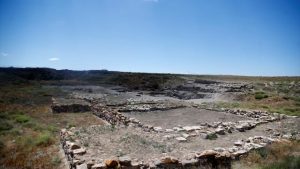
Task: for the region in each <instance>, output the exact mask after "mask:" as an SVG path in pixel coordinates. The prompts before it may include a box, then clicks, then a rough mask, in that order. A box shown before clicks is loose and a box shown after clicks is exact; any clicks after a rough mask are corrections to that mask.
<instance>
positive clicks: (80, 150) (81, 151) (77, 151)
mask: <svg viewBox="0 0 300 169" xmlns="http://www.w3.org/2000/svg"><path fill="white" fill-rule="evenodd" d="M73 153H74V154H76V155H83V154H85V153H86V150H85V149H84V148H79V149H75V150H73Z"/></svg>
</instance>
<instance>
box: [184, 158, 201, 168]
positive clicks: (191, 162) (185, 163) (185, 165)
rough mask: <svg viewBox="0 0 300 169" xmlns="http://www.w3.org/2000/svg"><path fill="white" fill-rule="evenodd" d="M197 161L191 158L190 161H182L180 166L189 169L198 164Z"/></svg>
mask: <svg viewBox="0 0 300 169" xmlns="http://www.w3.org/2000/svg"><path fill="white" fill-rule="evenodd" d="M198 162H199V161H198V159H195V158H192V159H190V160H186V159H185V160H182V166H183V167H191V166H195V165H196V164H197V163H198Z"/></svg>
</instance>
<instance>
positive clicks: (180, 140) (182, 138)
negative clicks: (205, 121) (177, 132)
mask: <svg viewBox="0 0 300 169" xmlns="http://www.w3.org/2000/svg"><path fill="white" fill-rule="evenodd" d="M176 140H178V141H179V142H186V141H187V140H186V139H185V138H184V137H176Z"/></svg>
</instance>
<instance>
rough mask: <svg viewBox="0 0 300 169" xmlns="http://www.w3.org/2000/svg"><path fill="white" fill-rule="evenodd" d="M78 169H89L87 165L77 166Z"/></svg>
mask: <svg viewBox="0 0 300 169" xmlns="http://www.w3.org/2000/svg"><path fill="white" fill-rule="evenodd" d="M76 169H88V167H87V165H86V164H85V163H83V164H80V165H77V166H76Z"/></svg>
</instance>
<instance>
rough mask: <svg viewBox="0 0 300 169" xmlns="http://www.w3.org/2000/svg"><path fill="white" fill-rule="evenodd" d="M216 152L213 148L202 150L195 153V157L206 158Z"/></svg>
mask: <svg viewBox="0 0 300 169" xmlns="http://www.w3.org/2000/svg"><path fill="white" fill-rule="evenodd" d="M217 154H218V152H217V151H215V150H204V151H202V152H201V153H200V154H196V157H197V158H206V157H211V156H215V155H217Z"/></svg>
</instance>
